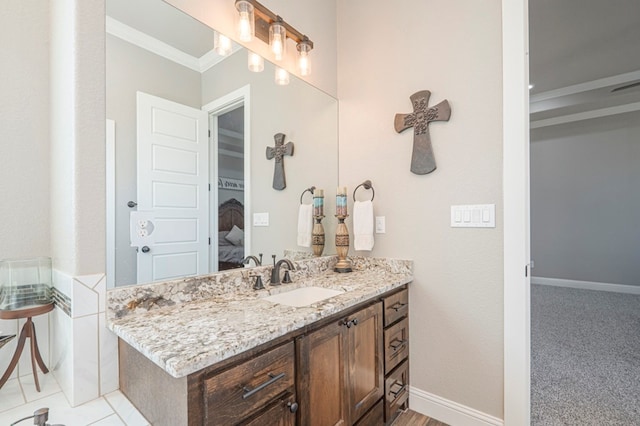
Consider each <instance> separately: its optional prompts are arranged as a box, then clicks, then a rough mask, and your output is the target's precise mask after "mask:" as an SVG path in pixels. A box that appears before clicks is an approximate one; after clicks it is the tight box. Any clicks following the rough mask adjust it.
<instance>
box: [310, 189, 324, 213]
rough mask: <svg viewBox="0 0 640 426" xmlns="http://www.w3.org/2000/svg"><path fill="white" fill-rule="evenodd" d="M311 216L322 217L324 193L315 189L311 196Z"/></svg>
mask: <svg viewBox="0 0 640 426" xmlns="http://www.w3.org/2000/svg"><path fill="white" fill-rule="evenodd" d="M313 215H314V216H324V191H323V190H322V189H316V192H315V193H314V195H313Z"/></svg>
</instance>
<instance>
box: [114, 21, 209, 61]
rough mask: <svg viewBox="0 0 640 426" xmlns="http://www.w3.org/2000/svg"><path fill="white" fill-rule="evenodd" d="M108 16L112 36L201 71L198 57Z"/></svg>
mask: <svg viewBox="0 0 640 426" xmlns="http://www.w3.org/2000/svg"><path fill="white" fill-rule="evenodd" d="M106 18H107V19H106V31H107V34H111V35H112V36H115V37H118V38H120V39H122V40H124V41H126V42H129V43H131V44H133V45H135V46H138V47H140V48H142V49H145V50H148V51H149V52H152V53H155V54H156V55H158V56H162V57H163V58H165V59H169V60H170V61H173V62H175V63H177V64H180V65H182V66H185V67H187V68H190V69H192V70H194V71H198V72H200V61H199V60H198V59H197V58H195V57H193V56H191V55H188V54H186V53H184V52H183V51H181V50H178V49H176V48H175V47H173V46H170V45H168V44H166V43H164V42H162V41H160V40H158V39H156V38H153V37H151V36H149V35H147V34H145V33H143V32H141V31H138V30H136V29H135V28H131V27H130V26H128V25H125V24H123V23H122V22H120V21H118V20H116V19H113V18H111V17H110V16H107V17H106Z"/></svg>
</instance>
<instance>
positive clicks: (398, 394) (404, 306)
mask: <svg viewBox="0 0 640 426" xmlns="http://www.w3.org/2000/svg"><path fill="white" fill-rule="evenodd" d="M382 303H383V306H384V374H385V389H384V422H385V424H386V425H389V424H391V423H393V421H394V420H395V419H396V417H397V416H398V415H399V414H400V412H401V411H402V410H405V409H407V408H409V290H408V289H406V288H405V289H403V290H401V291H399V292H397V293H394V294H392V295H390V296H386V297H383V299H382Z"/></svg>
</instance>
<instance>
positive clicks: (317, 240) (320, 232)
mask: <svg viewBox="0 0 640 426" xmlns="http://www.w3.org/2000/svg"><path fill="white" fill-rule="evenodd" d="M313 218H314V219H315V223H314V224H313V230H312V231H311V247H312V248H313V254H314V256H322V251H323V250H324V227H323V226H322V219H324V216H322V215H320V216H314V217H313Z"/></svg>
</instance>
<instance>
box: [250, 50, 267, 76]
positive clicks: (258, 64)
mask: <svg viewBox="0 0 640 426" xmlns="http://www.w3.org/2000/svg"><path fill="white" fill-rule="evenodd" d="M247 66H248V67H249V71H253V72H262V71H263V70H264V59H263V58H262V56H260V55H258V54H257V53H253V52H247Z"/></svg>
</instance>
